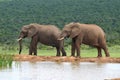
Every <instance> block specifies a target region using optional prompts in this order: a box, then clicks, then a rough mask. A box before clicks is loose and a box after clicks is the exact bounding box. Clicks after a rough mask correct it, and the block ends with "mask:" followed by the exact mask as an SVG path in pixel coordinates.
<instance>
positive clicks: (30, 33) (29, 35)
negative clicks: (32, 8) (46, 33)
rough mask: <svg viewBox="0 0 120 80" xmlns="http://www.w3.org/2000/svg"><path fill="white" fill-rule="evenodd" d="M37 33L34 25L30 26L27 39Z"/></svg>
mask: <svg viewBox="0 0 120 80" xmlns="http://www.w3.org/2000/svg"><path fill="white" fill-rule="evenodd" d="M36 33H37V29H36V26H35V24H30V25H29V26H28V37H33V36H34V35H35V34H36Z"/></svg>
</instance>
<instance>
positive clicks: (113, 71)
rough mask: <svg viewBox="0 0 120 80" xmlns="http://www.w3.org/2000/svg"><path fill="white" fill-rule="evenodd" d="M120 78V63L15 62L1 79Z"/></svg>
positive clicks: (3, 73)
mask: <svg viewBox="0 0 120 80" xmlns="http://www.w3.org/2000/svg"><path fill="white" fill-rule="evenodd" d="M111 78H120V64H119V63H90V62H81V63H80V62H74V63H70V62H61V63H60V62H34V63H32V62H13V64H12V67H11V68H7V69H0V80H104V79H111Z"/></svg>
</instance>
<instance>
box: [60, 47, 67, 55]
mask: <svg viewBox="0 0 120 80" xmlns="http://www.w3.org/2000/svg"><path fill="white" fill-rule="evenodd" d="M61 52H62V56H66V52H65V50H64V48H63V47H62V48H61Z"/></svg>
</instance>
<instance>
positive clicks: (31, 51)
mask: <svg viewBox="0 0 120 80" xmlns="http://www.w3.org/2000/svg"><path fill="white" fill-rule="evenodd" d="M32 53H33V48H32V42H31V43H30V48H29V55H32Z"/></svg>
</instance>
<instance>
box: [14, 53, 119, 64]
mask: <svg viewBox="0 0 120 80" xmlns="http://www.w3.org/2000/svg"><path fill="white" fill-rule="evenodd" d="M14 60H15V61H32V62H34V61H55V62H74V61H78V62H102V63H106V62H108V63H120V58H112V57H102V58H96V57H92V58H89V57H82V58H76V57H70V56H67V57H56V56H31V55H14Z"/></svg>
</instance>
